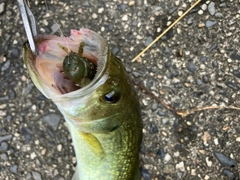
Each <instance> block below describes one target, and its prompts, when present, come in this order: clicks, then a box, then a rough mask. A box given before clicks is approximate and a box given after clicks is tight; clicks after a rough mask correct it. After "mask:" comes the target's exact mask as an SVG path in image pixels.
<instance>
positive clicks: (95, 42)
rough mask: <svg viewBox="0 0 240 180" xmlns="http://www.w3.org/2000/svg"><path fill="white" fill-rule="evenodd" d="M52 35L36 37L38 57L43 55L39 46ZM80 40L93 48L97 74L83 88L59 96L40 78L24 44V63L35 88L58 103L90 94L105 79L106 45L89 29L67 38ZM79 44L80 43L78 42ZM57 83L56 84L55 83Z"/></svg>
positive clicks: (52, 36) (76, 32)
mask: <svg viewBox="0 0 240 180" xmlns="http://www.w3.org/2000/svg"><path fill="white" fill-rule="evenodd" d="M55 37H56V36H54V35H40V36H37V37H36V44H37V47H38V48H39V49H40V53H39V54H40V55H41V54H42V53H44V50H41V44H43V43H44V42H46V41H48V40H49V39H51V38H55ZM79 39H80V40H82V39H84V40H85V41H84V42H85V44H86V45H87V46H88V45H89V47H95V48H96V52H97V64H98V65H97V66H98V68H97V73H96V75H95V77H94V79H93V80H92V81H91V82H90V83H89V84H88V85H86V86H85V87H83V88H80V89H78V90H75V91H72V92H68V93H66V94H60V93H56V92H53V90H52V89H51V87H50V86H49V83H48V82H47V81H46V80H45V79H44V78H43V77H42V76H41V74H40V72H39V70H38V68H37V67H36V63H37V58H38V56H39V55H38V56H35V55H34V54H33V53H32V52H31V50H30V47H29V45H28V44H24V46H23V49H24V61H25V64H26V66H27V69H28V70H29V72H30V76H31V78H32V80H33V82H34V84H35V85H36V86H37V88H38V89H39V90H40V91H41V92H42V93H43V94H44V95H45V96H46V97H48V98H51V99H53V100H58V101H66V100H71V99H75V98H79V97H84V96H85V95H87V94H89V93H90V92H92V91H94V90H95V89H96V88H97V87H98V86H100V85H101V84H103V83H104V82H105V81H106V79H107V76H108V74H107V69H108V61H107V59H108V57H109V55H110V52H109V46H108V43H107V42H106V41H105V40H104V39H103V38H102V37H101V36H100V35H98V34H97V33H95V32H94V31H91V30H89V29H80V30H79V31H77V30H71V35H70V36H69V37H68V40H73V41H74V40H75V41H76V42H77V40H79ZM79 44H80V42H79ZM63 58H64V57H63ZM56 83H57V82H56Z"/></svg>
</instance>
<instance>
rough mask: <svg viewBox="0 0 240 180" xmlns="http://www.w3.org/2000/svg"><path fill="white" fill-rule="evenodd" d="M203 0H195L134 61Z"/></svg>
mask: <svg viewBox="0 0 240 180" xmlns="http://www.w3.org/2000/svg"><path fill="white" fill-rule="evenodd" d="M200 1H201V0H198V1H197V2H195V3H194V4H193V5H192V6H191V7H190V8H189V9H188V10H187V11H186V12H185V13H183V14H182V15H181V16H180V17H179V18H178V19H177V20H176V21H174V22H173V23H172V24H171V25H170V26H169V27H168V28H167V29H166V30H165V31H163V33H162V34H160V35H159V36H158V37H157V38H156V39H155V40H154V41H153V42H151V43H150V44H149V45H148V46H147V47H146V48H145V49H144V50H142V52H140V53H139V54H138V55H137V56H136V57H135V58H134V59H133V60H132V62H134V61H136V60H137V59H138V58H139V57H140V56H141V55H143V54H144V53H145V52H146V51H147V50H148V49H149V48H150V47H151V46H152V45H153V44H155V43H156V42H157V41H158V40H159V39H160V38H161V37H162V36H163V35H164V34H166V33H167V32H168V31H169V30H170V29H171V28H172V27H173V26H174V25H175V24H177V23H178V22H179V21H180V20H181V19H182V18H183V17H184V16H185V15H186V14H187V13H189V11H191V10H192V9H193V8H194V7H195V6H196V5H197V4H198V3H200Z"/></svg>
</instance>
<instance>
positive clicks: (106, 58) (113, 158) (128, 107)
mask: <svg viewBox="0 0 240 180" xmlns="http://www.w3.org/2000/svg"><path fill="white" fill-rule="evenodd" d="M36 40H37V47H38V50H39V55H38V56H37V57H36V56H34V55H33V54H32V53H31V51H30V48H29V47H28V45H27V44H26V45H25V46H24V61H25V64H26V66H27V69H28V71H29V74H30V76H31V78H32V80H33V83H34V84H35V85H36V87H37V88H38V89H39V90H40V91H41V92H42V93H43V94H44V95H45V96H46V97H48V98H50V99H52V100H53V102H54V103H55V104H56V105H57V107H58V109H59V110H60V112H61V113H62V114H63V116H64V118H65V120H66V122H67V124H68V128H69V131H70V133H71V136H72V139H73V145H74V150H75V153H76V157H77V169H76V173H75V176H74V178H75V179H81V180H95V179H99V177H101V178H100V179H103V180H105V179H113V180H128V179H129V180H132V179H140V178H139V176H138V173H139V169H138V153H139V149H140V143H141V139H142V122H141V116H140V108H139V103H138V98H137V95H136V92H135V91H134V89H133V87H132V84H131V81H130V80H129V79H128V76H127V74H126V72H125V69H124V67H123V65H122V63H121V62H120V61H119V60H118V59H117V58H115V57H114V56H113V55H112V54H111V51H110V50H109V47H108V45H107V43H106V41H105V40H104V39H103V38H102V37H101V36H99V35H97V34H96V33H94V32H92V31H90V30H87V29H80V31H76V30H72V31H71V36H70V37H69V38H61V37H56V36H41V37H38V38H36ZM81 41H83V42H84V43H85V44H86V45H85V46H84V51H83V56H84V57H87V58H88V59H90V60H91V61H92V62H93V63H96V64H97V73H96V75H95V77H94V79H93V80H92V81H91V82H90V83H89V84H88V85H86V86H84V87H83V88H79V87H76V86H75V84H74V83H73V82H69V81H66V80H64V76H63V75H62V73H61V72H60V70H61V63H62V62H63V59H64V57H65V56H66V55H67V53H66V52H64V51H61V49H60V48H59V46H57V44H58V43H60V44H61V45H62V46H65V47H68V48H69V49H70V50H71V51H74V52H77V50H78V47H79V44H80V42H81ZM59 86H60V87H65V86H66V87H65V89H66V88H67V90H64V91H63V90H61V88H59ZM113 91H114V92H117V93H119V94H120V97H119V99H117V102H114V103H109V102H106V101H105V100H106V99H105V97H106V94H109V92H113ZM106 170H107V171H106Z"/></svg>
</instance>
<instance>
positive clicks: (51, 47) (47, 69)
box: [23, 29, 109, 99]
mask: <svg viewBox="0 0 240 180" xmlns="http://www.w3.org/2000/svg"><path fill="white" fill-rule="evenodd" d="M81 42H85V44H86V45H85V46H84V52H83V54H82V56H83V57H86V58H88V59H89V60H91V61H92V62H93V63H95V64H97V66H98V70H97V72H98V73H97V74H96V76H95V78H94V79H93V80H92V82H91V83H94V82H96V81H97V79H98V78H99V76H100V74H101V73H103V71H104V69H102V68H101V67H102V63H104V62H106V56H107V54H106V53H107V51H108V48H109V47H108V44H107V43H106V41H105V40H104V39H103V38H102V37H101V36H99V35H98V34H97V33H95V32H93V31H91V30H88V29H80V30H79V31H77V30H71V35H70V36H69V37H58V36H54V35H42V36H38V37H36V44H37V47H38V56H34V54H33V53H32V52H31V50H30V47H29V44H28V43H25V44H24V46H23V51H24V54H23V56H24V57H23V59H24V62H25V64H26V67H27V69H28V72H29V74H30V77H31V79H32V80H33V83H34V84H35V85H36V87H37V88H38V89H39V90H40V91H41V92H42V94H43V95H45V96H46V97H47V98H49V99H54V98H56V99H61V97H62V96H64V94H68V96H69V94H70V96H71V95H72V96H73V97H74V96H75V95H76V93H75V91H76V90H80V91H83V88H82V89H80V88H79V87H77V86H76V84H75V83H73V82H72V81H70V80H69V79H68V78H66V76H63V68H62V63H63V60H64V58H65V57H66V56H67V55H68V54H67V52H65V51H63V50H62V49H61V48H60V47H59V44H60V45H61V46H64V47H66V48H68V49H69V51H73V52H76V53H77V52H78V48H79V44H80V43H81Z"/></svg>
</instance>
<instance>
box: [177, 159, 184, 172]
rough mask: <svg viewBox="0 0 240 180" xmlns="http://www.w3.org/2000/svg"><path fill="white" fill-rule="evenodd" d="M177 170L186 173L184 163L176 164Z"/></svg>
mask: <svg viewBox="0 0 240 180" xmlns="http://www.w3.org/2000/svg"><path fill="white" fill-rule="evenodd" d="M176 169H178V170H180V171H182V172H185V167H184V162H183V161H181V162H180V163H178V164H176Z"/></svg>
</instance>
